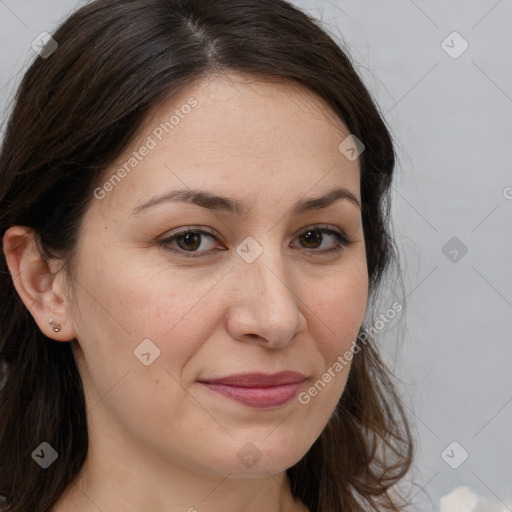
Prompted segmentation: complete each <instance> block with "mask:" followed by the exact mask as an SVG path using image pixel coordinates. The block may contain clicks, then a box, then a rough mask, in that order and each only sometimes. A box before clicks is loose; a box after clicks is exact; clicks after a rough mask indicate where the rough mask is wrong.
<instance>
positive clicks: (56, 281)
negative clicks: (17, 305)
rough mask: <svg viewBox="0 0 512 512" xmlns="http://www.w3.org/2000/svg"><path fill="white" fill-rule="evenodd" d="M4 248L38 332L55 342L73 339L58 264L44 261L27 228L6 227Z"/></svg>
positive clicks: (53, 261) (33, 237)
mask: <svg viewBox="0 0 512 512" xmlns="http://www.w3.org/2000/svg"><path fill="white" fill-rule="evenodd" d="M3 248H4V253H5V258H6V261H7V266H8V267H9V271H10V272H11V276H12V279H13V282H14V286H15V288H16V291H17V292H18V295H19V296H20V298H21V300H22V301H23V303H24V304H25V306H26V307H27V309H28V310H29V311H30V313H31V314H32V316H33V317H34V320H35V321H36V323H37V325H38V326H39V329H41V331H42V332H43V334H45V335H46V336H48V337H49V338H52V339H54V340H56V341H70V340H72V339H74V338H75V337H76V332H75V329H74V327H73V325H72V323H71V321H70V318H71V316H70V313H71V309H70V304H69V300H68V299H67V298H66V295H65V293H64V290H65V284H66V283H65V276H64V272H63V271H62V272H59V271H58V267H59V265H58V263H59V262H58V261H56V260H50V261H48V262H47V261H46V260H45V259H44V258H43V257H42V255H41V253H40V251H39V248H38V247H37V244H36V234H35V232H34V230H33V229H30V228H27V227H23V226H13V227H11V228H9V229H8V230H7V231H6V232H5V235H4V237H3ZM52 319H53V322H52V324H50V320H52ZM56 326H60V330H59V331H58V332H55V331H54V327H56ZM57 328H58V327H57Z"/></svg>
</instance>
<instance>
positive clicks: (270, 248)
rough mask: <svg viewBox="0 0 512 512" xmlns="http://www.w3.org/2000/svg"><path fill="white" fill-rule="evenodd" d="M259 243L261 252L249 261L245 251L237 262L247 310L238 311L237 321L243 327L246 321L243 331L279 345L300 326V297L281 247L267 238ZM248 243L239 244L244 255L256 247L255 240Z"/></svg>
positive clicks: (243, 302) (238, 278)
mask: <svg viewBox="0 0 512 512" xmlns="http://www.w3.org/2000/svg"><path fill="white" fill-rule="evenodd" d="M253 240H254V239H253ZM256 243H258V245H259V247H260V249H259V255H257V256H256V257H255V258H254V260H252V261H250V259H245V258H244V253H242V255H241V256H240V260H239V261H238V263H237V266H238V268H237V269H236V273H237V276H236V280H237V283H238V289H239V290H240V288H241V292H242V296H243V300H242V301H241V302H240V303H241V304H243V308H244V309H243V311H239V312H238V313H237V315H239V316H238V320H239V323H237V322H235V323H237V325H238V327H240V328H241V327H242V324H243V329H244V330H245V332H244V334H252V335H258V336H259V337H263V338H265V339H266V340H267V342H268V343H272V344H276V345H277V344H284V343H288V342H289V341H290V340H291V339H292V338H293V337H294V335H295V333H296V332H297V330H298V329H299V327H300V310H299V300H298V297H297V296H296V293H295V291H294V290H293V283H291V282H290V279H289V275H290V273H289V272H288V271H287V266H286V265H287V264H286V260H285V258H284V255H283V253H282V248H281V246H280V245H279V244H276V243H274V244H272V242H271V241H270V240H269V239H268V237H267V238H266V239H265V241H263V242H256ZM247 244H248V245H247V246H244V242H243V243H242V244H240V245H241V246H242V248H245V249H246V251H247V252H246V253H245V254H250V252H251V251H256V250H257V247H256V245H255V241H250V240H249V241H247ZM238 249H240V247H239V248H238ZM255 254H256V253H255V252H253V254H252V256H254V255H255ZM249 261H250V262H249ZM238 334H239V335H240V334H241V333H240V332H238Z"/></svg>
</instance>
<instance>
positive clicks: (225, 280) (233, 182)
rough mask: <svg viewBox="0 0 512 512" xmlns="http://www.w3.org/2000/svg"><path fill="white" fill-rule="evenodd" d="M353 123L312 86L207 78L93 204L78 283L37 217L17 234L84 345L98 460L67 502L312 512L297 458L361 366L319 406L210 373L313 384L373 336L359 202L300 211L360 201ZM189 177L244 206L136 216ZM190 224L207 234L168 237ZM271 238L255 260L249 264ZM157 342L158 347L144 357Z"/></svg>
mask: <svg viewBox="0 0 512 512" xmlns="http://www.w3.org/2000/svg"><path fill="white" fill-rule="evenodd" d="M190 98H194V100H195V101H197V105H196V106H195V107H193V108H191V109H190V110H189V109H183V110H180V112H181V114H182V116H180V120H179V122H178V123H177V124H176V125H175V126H174V127H173V129H172V131H171V130H170V131H169V133H165V132H164V134H163V136H162V137H161V140H158V138H157V137H156V135H155V132H154V130H155V129H156V128H157V127H158V126H160V123H162V122H164V121H168V120H169V119H170V117H171V116H172V115H173V112H175V111H176V109H180V108H181V106H182V105H185V104H187V102H188V101H189V100H190ZM189 104H190V103H189ZM185 112H187V113H186V114H185ZM157 133H159V132H157ZM347 135H349V132H348V130H347V128H346V127H345V126H344V125H343V124H342V123H341V122H340V121H339V120H338V119H336V118H335V117H334V115H333V114H332V113H331V112H330V111H329V109H328V108H327V106H326V105H325V104H324V103H323V102H322V101H321V100H320V99H318V98H317V97H316V96H314V95H313V94H312V93H310V92H308V91H305V90H303V89H301V88H299V87H298V86H296V85H291V84H283V83H268V82H267V83H265V82H262V81H261V80H258V79H257V78H254V77H252V78H251V77H247V76H242V75H225V76H215V77H209V78H207V79H203V80H202V81H201V82H198V83H197V84H196V85H195V86H194V87H190V88H188V89H187V90H186V91H182V92H180V93H179V94H178V95H175V96H174V97H172V98H170V99H169V100H167V101H166V102H165V103H164V104H162V105H160V106H159V107H158V108H156V109H154V110H153V111H152V112H151V115H150V116H148V118H147V119H146V122H145V125H144V130H143V131H142V132H141V133H140V134H139V135H138V137H137V139H136V140H135V141H133V143H131V144H130V147H129V148H127V150H126V153H125V154H124V155H122V157H121V158H119V159H118V161H117V162H116V163H115V164H114V165H112V166H111V168H110V169H109V170H108V172H106V173H105V182H106V181H107V180H108V179H109V178H110V177H111V176H112V175H113V174H114V173H116V172H117V170H118V169H120V168H121V167H122V166H123V165H124V164H125V163H126V162H127V161H128V159H129V158H130V155H133V152H134V151H138V150H139V148H141V147H142V146H143V145H144V144H145V143H146V142H147V141H148V137H152V138H153V139H154V141H155V142H156V145H155V147H154V148H151V149H150V150H149V151H148V152H147V154H146V155H145V156H143V157H141V159H140V161H138V163H137V164H136V165H135V166H133V168H132V169H131V171H130V172H129V173H125V175H124V176H123V177H122V179H121V180H117V181H116V182H115V185H113V186H108V185H107V186H105V187H103V188H102V190H103V192H101V193H98V197H100V196H103V197H101V198H97V197H93V198H91V202H90V205H89V207H88V210H87V212H86V214H85V216H84V219H83V222H82V226H81V236H80V239H79V247H78V252H77V257H76V261H75V263H76V269H77V271H76V276H75V279H74V280H73V279H70V278H69V277H68V276H67V275H66V274H65V272H63V271H62V270H61V266H62V262H61V261H58V260H53V261H50V262H45V261H44V260H43V259H42V258H41V257H40V255H39V253H38V251H37V249H36V247H35V244H34V237H33V233H32V232H31V230H29V229H27V228H24V227H21V226H16V227H13V228H10V229H9V230H8V231H7V233H6V235H5V237H4V247H5V251H6V256H7V260H8V264H9V268H10V270H11V272H12V275H13V276H14V281H15V285H16V288H17V291H18V293H19V295H20V297H21V298H22V300H23V301H24V303H25V304H26V306H27V307H28V308H29V309H30V311H31V313H32V315H33V317H34V319H35V321H36V322H37V324H38V325H39V327H40V329H41V330H42V331H43V332H44V333H45V334H46V335H47V336H49V337H51V338H53V339H55V340H58V341H61V342H69V341H70V340H76V341H73V344H74V345H73V346H74V353H75V358H76V360H77V363H78V367H79V370H80V375H81V378H82V381H83V385H84V389H85V394H86V402H87V410H88V413H87V417H88V424H89V431H90V438H89V452H88V458H87V461H86V463H85V465H84V466H83V468H82V471H81V473H80V475H79V477H78V478H77V479H76V481H75V482H74V484H72V485H71V486H69V487H68V489H67V491H66V492H65V493H64V494H63V495H62V496H61V498H60V499H59V501H58V502H57V504H56V505H55V507H54V509H53V511H54V512H74V511H81V512H89V511H90V512H98V510H101V511H102V512H114V511H119V510H123V511H126V512H135V511H137V512H141V511H148V512H149V511H152V512H164V511H165V512H178V511H184V512H186V511H189V512H194V511H197V512H219V511H222V512H240V511H244V512H260V511H261V510H265V511H268V512H277V511H281V512H283V511H287V512H291V511H300V512H304V511H307V510H308V509H307V507H305V505H304V504H302V503H301V502H300V501H298V500H296V499H295V498H294V497H293V496H292V493H291V490H290V482H289V479H288V477H287V474H286V469H287V468H290V467H291V466H293V465H294V464H295V463H296V462H298V461H299V460H300V459H301V458H302V456H303V455H304V454H305V453H306V452H307V451H308V449H309V448H310V447H311V445H312V444H313V443H314V441H315V440H316V439H317V438H318V436H319V435H320V433H321V432H322V430H323V429H324V427H325V425H326V424H327V422H328V420H329V418H330V416H331V414H332V412H333V411H334V409H335V407H336V404H337V402H338V400H339V398H340V396H341V394H342V393H343V390H344V387H345V384H346V381H347V377H348V372H349V370H350V365H349V364H348V365H346V366H345V367H344V368H343V369H342V370H341V371H339V372H337V373H336V374H335V376H334V377H332V378H331V379H329V382H328V383H327V384H326V385H325V387H324V388H323V389H322V390H321V391H319V392H318V393H316V394H314V396H312V395H308V396H310V400H309V402H308V403H304V401H302V402H301V401H300V400H299V399H298V397H297V396H295V398H293V399H291V400H289V401H288V402H286V403H284V404H282V405H279V406H275V407H266V408H261V407H260V408H258V407H254V406H250V405H246V404H243V403H240V402H239V401H236V400H233V399H231V398H229V397H226V396H225V395H222V394H219V393H217V392H215V391H212V390H211V389H210V388H208V387H207V386H205V385H204V384H203V383H202V382H201V381H203V380H205V379H209V378H216V377H222V376H227V375H232V374H239V373H253V372H260V373H267V374H273V373H276V372H280V371H284V370H291V371H295V372H300V373H302V374H303V375H304V376H305V380H304V382H303V383H302V384H301V387H300V392H301V393H308V390H309V389H310V388H311V387H312V386H313V385H314V383H315V382H317V381H318V380H319V379H321V378H322V375H324V374H325V372H326V371H327V370H328V369H329V368H331V367H332V365H333V363H334V362H335V361H336V359H337V357H338V356H340V355H341V354H343V353H344V352H345V351H346V350H348V349H349V348H350V347H351V344H352V342H353V340H354V339H355V338H356V337H357V333H358V330H359V327H360V326H361V323H362V321H363V316H364V313H365V310H366V305H367V291H368V275H367V267H366V253H365V243H364V234H363V228H362V222H361V211H360V208H359V207H358V205H357V204H356V203H355V202H354V201H351V200H349V199H347V198H339V199H337V200H335V201H333V202H332V203H331V204H330V205H328V206H326V207H324V208H317V209H311V210H307V211H303V212H301V213H297V212H294V211H293V208H294V205H295V204H296V202H297V201H302V200H305V199H311V198H318V197H321V196H324V195H326V194H327V193H329V192H330V191H331V190H333V189H336V188H343V189H345V190H346V191H348V192H349V193H350V194H352V196H353V197H354V198H355V200H356V201H359V202H360V174H359V173H360V170H359V163H358V161H357V160H354V161H351V160H349V159H347V158H346V157H345V156H344V155H343V154H342V153H341V152H340V151H339V149H338V146H339V144H340V142H341V141H342V140H343V139H345V138H346V137H347ZM139 156H140V155H139ZM121 174H123V173H121ZM107 189H108V190H107ZM176 189H186V190H191V189H194V190H203V191H207V192H209V193H211V194H216V195H221V196H225V197H228V198H232V199H235V200H237V201H239V202H240V203H243V206H244V207H245V208H246V212H245V213H244V214H242V215H238V214H234V213H231V212H228V211H226V210H220V209H219V210H214V209H211V208H206V207H203V206H199V205H197V204H191V203H185V202H177V201H170V200H169V201H161V202H159V203H158V204H153V205H152V206H147V207H144V208H141V209H139V210H138V211H136V210H137V208H139V207H140V206H141V205H143V204H145V203H147V202H148V201H150V200H152V199H154V198H156V197H157V196H160V195H162V194H166V193H168V192H171V191H173V190H176ZM185 227H190V229H191V231H194V232H195V233H197V229H200V230H203V231H207V235H204V234H203V235H201V234H199V235H197V234H196V235H195V237H194V235H192V237H189V238H188V239H187V240H185V239H184V237H181V239H174V240H173V241H169V240H168V241H167V242H165V243H164V242H162V240H163V239H164V238H167V239H168V238H169V237H170V236H172V235H175V234H176V233H177V231H179V230H180V229H181V228H185ZM324 228H328V229H330V230H332V231H335V232H341V233H344V234H345V235H346V236H347V237H348V239H349V240H350V241H351V243H349V244H346V245H340V244H338V242H337V238H336V237H335V236H334V235H333V234H331V233H328V232H324V231H322V230H323V229H324ZM308 229H309V230H313V233H312V235H311V234H310V235H309V236H306V234H305V233H307V232H308ZM318 230H320V231H318ZM247 237H251V240H250V241H249V244H252V245H246V244H247V243H248V242H247V240H246V239H247ZM258 247H259V248H261V249H262V252H261V254H259V255H258V256H257V257H256V258H255V259H254V260H253V261H251V262H248V261H247V260H246V259H244V258H243V257H242V256H244V255H255V254H256V252H257V251H258V250H259V249H258ZM237 248H239V249H240V248H242V249H245V253H244V251H241V252H240V250H239V251H238V252H237ZM329 249H333V250H332V251H330V252H325V251H326V250H329ZM191 254H193V255H192V256H191ZM194 254H195V256H194ZM246 257H247V256H246ZM50 318H53V319H54V323H58V324H60V325H61V330H60V332H54V331H53V329H52V326H51V325H50V324H49V319H50ZM143 340H151V342H150V343H151V344H153V345H151V344H149V345H145V347H146V349H145V351H143V352H144V354H148V353H149V354H150V355H149V356H147V355H145V356H143V357H142V358H140V357H139V358H138V357H136V355H135V354H134V351H135V352H137V347H139V346H140V344H141V342H143ZM146 343H147V342H146ZM154 347H158V350H159V355H158V357H156V358H155V354H156V349H155V348H154ZM139 352H140V351H139ZM139 356H140V354H139ZM144 358H146V362H148V361H147V359H150V360H151V362H150V364H148V365H146V364H143V362H141V360H140V359H144ZM303 396H304V395H303ZM248 450H249V458H250V460H251V461H252V462H250V463H248V462H247V456H246V455H247V451H248ZM251 450H252V451H251ZM251 457H252V459H251ZM253 459H257V460H256V462H254V461H253Z"/></svg>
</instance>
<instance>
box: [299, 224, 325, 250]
mask: <svg viewBox="0 0 512 512" xmlns="http://www.w3.org/2000/svg"><path fill="white" fill-rule="evenodd" d="M300 239H301V242H302V241H303V240H305V241H306V243H305V246H306V247H307V248H311V247H310V246H309V245H308V244H313V245H314V244H316V243H322V234H321V233H320V232H319V231H318V230H315V229H310V230H308V231H306V232H305V233H304V234H303V235H301V236H300ZM303 245H304V244H303Z"/></svg>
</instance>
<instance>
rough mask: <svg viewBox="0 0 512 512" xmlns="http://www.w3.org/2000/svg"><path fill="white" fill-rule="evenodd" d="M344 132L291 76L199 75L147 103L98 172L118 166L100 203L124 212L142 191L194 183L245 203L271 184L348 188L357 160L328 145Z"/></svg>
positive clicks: (356, 188)
mask: <svg viewBox="0 0 512 512" xmlns="http://www.w3.org/2000/svg"><path fill="white" fill-rule="evenodd" d="M348 135H349V131H348V129H347V127H346V126H345V125H344V123H343V122H342V121H341V120H340V119H339V118H338V117H337V116H336V114H335V113H334V112H333V111H332V109H331V108H330V107H329V106H328V105H327V104H326V103H325V102H324V101H323V100H322V99H321V98H319V97H318V96H316V95H315V94H313V93H312V92H310V91H309V90H307V89H306V88H304V87H302V86H300V85H299V84H296V83H290V82H283V81H274V80H272V81H267V80H266V81H262V80H261V79H260V78H257V77H254V76H248V75H239V74H236V75H234V74H230V75H221V76H209V77H205V78H203V79H201V80H200V81H198V82H196V83H195V84H194V85H193V86H190V87H187V88H185V89H182V90H181V91H180V92H179V93H176V94H174V95H172V96H171V97H169V98H167V99H166V100H164V101H162V102H160V103H159V104H158V105H155V106H154V107H153V108H152V109H151V111H150V112H149V113H148V115H147V116H146V118H145V120H144V123H143V125H142V126H141V129H140V130H139V133H138V135H137V137H136V138H135V139H134V140H133V141H132V142H131V143H130V144H129V147H128V148H126V151H125V152H124V153H123V154H122V155H120V157H119V158H118V159H117V161H116V162H115V163H114V164H113V165H112V166H111V167H110V168H109V170H108V171H107V172H106V173H105V178H106V179H107V180H108V178H109V176H112V175H113V174H115V173H116V172H117V171H118V170H120V169H124V170H125V171H124V172H121V173H120V174H122V179H121V180H117V179H115V180H114V181H116V184H115V185H114V186H113V187H109V188H110V189H111V190H110V191H109V193H108V194H107V197H106V198H105V199H106V200H104V201H102V205H101V206H102V208H106V207H107V206H111V207H114V208H116V209H119V208H120V209H124V210H127V209H131V208H133V206H134V204H136V203H138V202H140V201H142V200H143V199H145V198H146V199H147V197H148V194H149V195H151V194H155V193H156V192H162V190H164V189H172V188H180V189H183V188H187V187H194V188H195V187H196V186H201V188H207V189H208V190H210V191H212V192H215V193H220V192H226V190H227V189H229V191H231V192H232V193H230V194H227V195H231V196H240V195H243V196H246V197H247V202H249V203H250V202H251V199H252V200H254V198H255V196H256V195H258V194H261V193H262V192H263V194H264V195H268V191H269V190H268V189H269V188H272V187H274V188H277V189H278V190H281V192H279V193H281V194H282V189H283V187H284V188H288V189H289V191H290V192H293V188H290V187H291V186H292V185H293V186H294V187H296V190H297V192H298V191H302V192H306V191H307V190H308V189H311V188H312V187H314V186H315V183H320V182H322V183H321V186H323V189H326V187H329V186H331V185H335V184H337V185H347V186H351V187H352V191H353V192H354V195H356V196H357V195H358V192H359V163H358V161H357V160H356V161H350V160H348V159H347V158H346V157H344V156H343V154H342V153H341V152H340V150H339V149H338V146H339V145H340V143H341V142H342V141H343V140H344V139H345V138H346V137H347V136H348ZM142 153H144V154H143V155H142ZM319 186H320V185H319ZM323 189H322V190H323ZM224 195H226V194H224ZM292 195H293V194H292Z"/></svg>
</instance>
